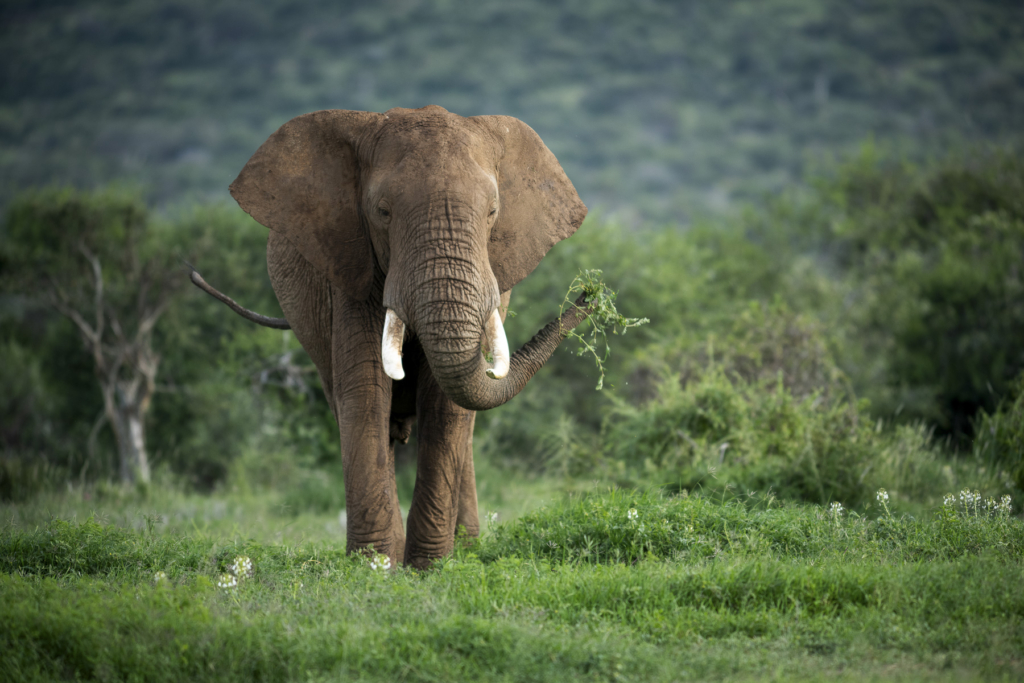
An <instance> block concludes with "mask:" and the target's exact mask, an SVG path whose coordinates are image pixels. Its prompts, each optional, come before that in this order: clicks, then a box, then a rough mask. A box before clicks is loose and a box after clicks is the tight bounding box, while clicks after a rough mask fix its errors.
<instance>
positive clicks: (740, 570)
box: [0, 483, 1024, 681]
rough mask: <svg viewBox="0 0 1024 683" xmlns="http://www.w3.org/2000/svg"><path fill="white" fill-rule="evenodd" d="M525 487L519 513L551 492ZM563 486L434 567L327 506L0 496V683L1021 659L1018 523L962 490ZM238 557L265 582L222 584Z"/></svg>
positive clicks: (733, 671) (792, 669) (727, 670)
mask: <svg viewBox="0 0 1024 683" xmlns="http://www.w3.org/2000/svg"><path fill="white" fill-rule="evenodd" d="M521 486H522V488H521V489H520V490H519V493H520V495H518V496H515V497H514V498H510V499H509V500H513V499H514V500H515V501H516V505H518V506H519V510H518V511H521V510H523V509H527V508H529V507H531V506H536V505H537V504H538V503H539V502H540V501H541V500H542V499H543V498H544V497H545V496H547V497H550V496H553V495H555V491H554V490H553V489H551V490H541V489H537V488H534V489H530V487H529V485H528V484H527V483H523V484H522V485H521ZM527 490H532V491H533V493H532V494H530V495H527V493H526V491H527ZM484 500H485V501H486V500H487V499H486V496H485V497H484ZM554 501H555V502H551V503H549V504H548V505H547V506H544V507H537V508H535V509H534V510H533V511H531V512H526V513H524V514H521V515H520V516H518V517H517V518H515V519H510V520H509V521H500V522H498V523H497V524H493V525H490V527H489V528H488V529H487V531H486V533H485V534H484V536H483V537H482V538H481V539H480V540H479V541H476V542H475V543H473V544H464V545H463V547H462V548H461V549H459V550H458V551H457V552H456V554H455V556H454V557H451V558H448V559H446V560H444V561H442V562H440V563H439V564H438V565H437V567H436V568H435V569H434V570H432V571H427V572H414V571H407V570H404V569H390V570H388V569H381V568H379V567H376V568H375V565H374V563H373V558H364V557H346V556H345V554H344V552H343V550H342V547H343V544H342V532H341V530H340V525H339V523H338V520H337V517H333V519H332V517H329V516H327V515H322V516H317V515H311V514H305V515H298V516H295V515H292V516H289V515H287V514H281V513H280V512H275V511H274V509H273V508H274V506H275V505H278V504H279V501H275V500H274V499H272V498H271V497H268V496H263V497H260V496H249V497H242V496H235V497H232V496H230V495H228V496H226V497H225V498H222V499H213V498H198V497H188V496H181V495H177V496H172V495H170V494H166V495H165V497H164V498H163V499H160V498H153V497H151V498H149V499H147V500H145V501H140V500H134V501H132V500H128V499H120V500H114V499H109V498H108V499H107V500H104V501H99V502H97V501H95V500H93V501H83V500H82V499H81V496H80V495H79V496H76V495H75V494H68V495H66V496H64V497H63V499H58V498H52V499H50V500H49V501H36V502H35V503H33V504H31V505H29V506H6V507H4V508H3V515H4V525H3V528H2V530H0V624H2V626H0V651H2V652H4V653H5V654H4V656H3V657H2V658H0V678H3V679H4V680H51V679H54V678H61V679H65V678H66V679H86V680H94V679H95V680H217V681H225V680H296V679H306V680H336V679H344V680H389V681H390V680H407V681H451V680H508V681H537V680H566V679H570V678H572V679H581V680H609V681H611V680H614V681H629V680H657V681H662V680H663V681H674V680H708V679H710V680H755V679H757V680H762V679H768V678H771V679H785V680H793V679H797V680H835V679H845V680H886V681H888V680H923V679H927V680H1020V678H1021V676H1022V675H1024V657H1022V655H1021V653H1022V652H1024V591H1021V590H1020V586H1021V584H1022V580H1024V562H1022V559H1024V524H1022V523H1021V521H1020V520H1019V519H1018V518H1016V517H1015V516H1013V514H1012V512H1011V511H1008V510H1006V508H1005V504H1001V502H1000V501H985V500H973V499H971V498H970V497H969V496H968V497H967V499H966V500H965V499H964V498H963V497H962V496H957V497H955V498H950V499H949V500H948V501H947V503H946V504H945V505H944V506H942V507H941V508H939V509H937V510H934V511H933V512H931V513H929V514H927V515H921V516H919V518H917V519H915V518H913V517H911V516H909V515H897V514H893V513H892V512H891V510H890V507H889V505H888V503H886V504H884V505H883V502H884V501H882V500H878V501H876V502H875V503H873V504H872V505H871V506H870V507H868V508H865V510H864V511H863V512H862V513H861V514H858V513H856V512H849V511H846V510H843V509H841V508H835V507H829V508H823V507H819V506H814V505H806V504H795V503H786V502H780V501H778V500H776V499H775V498H774V497H773V496H771V495H770V494H768V495H763V494H759V495H746V496H739V497H736V496H725V495H711V494H709V493H705V494H700V493H697V494H693V495H690V494H687V493H685V492H684V493H682V494H677V495H671V496H669V495H665V494H663V493H661V492H659V491H648V492H642V491H636V490H622V489H602V490H598V489H596V488H595V489H594V490H591V491H589V492H583V493H577V494H572V495H568V496H558V497H556V498H555V499H554ZM965 503H966V504H965ZM90 507H91V508H92V509H94V510H96V511H97V516H96V517H88V518H86V517H82V515H83V514H85V513H86V511H87V509H89V508H90ZM484 507H485V509H487V508H488V507H489V508H495V507H500V506H494V505H488V504H487V503H486V502H485V504H484ZM47 509H49V513H50V514H49V517H48V518H47V512H46V510H47ZM505 510H506V512H502V513H499V514H502V515H509V516H511V515H514V514H516V513H517V512H518V511H517V510H513V509H512V507H506V508H505ZM104 511H105V512H104ZM75 515H78V519H77V521H69V518H70V517H73V516H75ZM332 521H333V524H334V525H335V526H336V527H337V528H335V529H328V527H329V526H330V524H331V523H332ZM193 522H194V526H193ZM240 556H245V557H248V558H250V560H251V562H252V575H251V576H249V577H246V576H241V577H239V578H238V579H234V580H233V579H232V576H231V574H230V571H231V567H232V565H233V564H234V563H235V560H236V558H238V557H240ZM160 572H162V574H159V577H160V578H157V577H158V573H160ZM236 573H238V574H244V572H242V571H236ZM235 581H237V585H236V586H234V587H230V588H223V587H221V584H223V583H233V582H235Z"/></svg>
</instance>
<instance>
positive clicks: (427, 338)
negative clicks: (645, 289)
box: [231, 106, 589, 567]
mask: <svg viewBox="0 0 1024 683" xmlns="http://www.w3.org/2000/svg"><path fill="white" fill-rule="evenodd" d="M231 193H232V195H233V196H234V197H235V199H237V200H238V203H239V204H240V205H241V206H242V208H243V209H245V210H246V211H247V212H248V213H250V214H251V215H252V216H253V217H254V218H255V219H256V220H258V221H259V222H260V223H262V224H264V225H266V226H267V227H269V228H271V232H270V239H269V243H268V245H267V265H268V270H269V273H270V278H271V281H272V283H273V286H274V291H275V292H276V293H277V297H278V300H279V301H280V303H281V308H282V309H283V310H284V313H285V316H286V318H287V320H288V322H289V323H290V325H291V327H292V329H293V330H294V332H295V335H296V337H297V338H298V340H299V342H300V343H301V344H302V346H303V347H304V348H305V349H306V350H307V351H308V352H309V355H310V357H311V358H312V359H313V362H314V363H315V364H316V367H317V369H318V370H319V372H320V379H321V381H322V383H323V388H324V392H325V394H326V395H327V400H328V401H329V402H330V405H331V408H332V409H333V411H334V415H335V418H336V419H337V421H338V427H339V430H340V435H341V450H342V457H343V464H344V476H345V499H346V504H347V508H348V509H347V513H348V550H349V551H350V552H353V551H358V550H360V549H363V548H366V547H367V546H369V545H371V544H372V545H373V548H374V550H375V551H377V552H379V553H382V554H386V555H388V556H389V557H390V558H391V560H392V562H394V563H396V564H397V563H400V562H405V563H407V564H411V565H413V566H416V567H425V566H429V565H430V563H431V562H433V560H434V559H436V558H438V557H441V556H443V555H445V554H447V553H449V552H450V551H451V550H452V546H453V542H454V535H455V530H456V527H457V526H458V525H461V526H464V527H465V529H466V531H467V532H468V533H469V534H470V535H474V536H475V535H477V534H478V533H479V522H478V520H477V501H476V483H475V479H474V473H473V450H472V440H473V422H474V418H475V412H474V411H476V410H486V409H488V408H493V407H495V406H498V405H501V404H502V403H504V402H505V401H508V400H509V399H510V398H512V397H513V396H515V395H516V394H517V393H518V392H519V391H520V390H521V389H522V388H523V386H525V384H526V382H527V380H529V379H530V377H531V376H532V375H533V374H534V373H535V372H536V371H537V370H538V369H539V368H540V367H541V366H542V365H543V364H544V362H545V361H546V360H547V359H548V357H549V356H550V355H551V353H552V352H553V351H554V350H555V348H556V347H557V345H558V343H559V342H560V341H561V340H562V339H564V338H565V336H567V334H568V332H569V331H570V330H571V329H572V328H573V327H575V326H576V325H578V324H579V323H580V322H582V321H583V320H584V319H585V318H586V316H587V314H588V312H589V311H588V310H587V308H586V307H585V305H584V304H583V301H582V299H581V300H579V301H577V306H575V307H572V308H570V309H569V310H567V311H566V312H565V313H563V315H562V317H561V318H560V319H557V320H554V321H552V322H551V323H550V324H549V325H548V326H547V327H545V328H544V329H543V330H541V331H540V332H538V333H537V335H536V336H535V337H534V338H533V340H531V341H530V342H529V343H527V344H526V345H524V347H523V348H522V349H520V350H519V351H518V352H516V354H515V355H513V356H512V359H511V367H510V370H509V372H508V375H507V376H506V377H504V378H502V379H492V378H491V377H489V376H487V375H486V374H485V370H486V369H487V368H488V363H487V361H486V359H485V358H484V356H483V354H482V352H481V343H482V341H483V329H484V323H485V321H486V320H487V318H488V317H489V316H490V315H492V314H493V311H494V310H495V309H499V311H501V317H502V320H504V311H505V310H506V307H507V305H508V301H509V291H510V290H511V288H512V286H513V285H514V284H515V283H516V282H518V281H520V280H521V279H522V278H524V277H526V275H527V274H529V273H530V272H531V271H532V270H533V269H534V268H535V267H536V265H537V263H538V262H539V261H540V259H541V258H542V257H543V256H544V254H545V253H546V252H547V251H548V249H550V248H551V246H552V245H554V244H555V243H556V242H558V241H559V240H561V239H564V238H566V237H568V236H569V235H571V234H572V233H573V232H574V231H575V230H576V228H578V227H579V225H580V223H582V222H583V218H584V217H585V215H586V207H585V206H584V205H583V203H582V202H581V201H580V199H579V197H578V196H577V194H576V191H575V189H574V188H573V186H572V184H571V183H570V182H569V180H568V178H566V176H565V173H564V172H563V171H562V169H561V167H560V166H559V164H558V161H557V160H556V159H555V157H554V155H552V154H551V152H550V151H549V150H548V149H547V147H545V146H544V143H543V142H541V140H540V138H539V137H538V136H537V134H536V133H535V132H534V131H533V130H532V129H530V128H529V127H528V126H527V125H526V124H524V123H522V122H521V121H518V120H517V119H513V118H510V117H506V116H478V117H472V118H462V117H460V116H456V115H454V114H451V113H449V112H447V111H445V110H444V109H442V108H440V107H434V106H431V107H426V108H424V109H417V110H408V109H392V110H391V111H389V112H387V113H385V114H375V113H370V112H352V111H321V112H315V113H313V114H307V115H305V116H300V117H298V118H295V119H292V120H291V121H289V122H288V123H286V124H285V125H284V126H282V127H281V129H279V130H278V131H277V132H276V133H274V135H272V136H271V137H270V138H269V139H268V140H267V142H266V143H264V144H263V146H262V147H260V149H259V150H258V151H257V152H256V154H255V155H253V157H252V159H250V161H249V162H248V164H247V165H246V166H245V168H244V169H243V170H242V172H241V174H240V175H239V176H238V179H237V180H236V181H235V182H234V183H233V184H232V186H231ZM557 305H558V302H552V308H553V309H554V307H555V306H557ZM387 309H391V310H392V311H394V313H395V314H396V315H397V316H398V317H399V318H400V319H401V321H402V322H404V323H405V326H406V333H405V340H404V346H403V357H402V359H401V362H402V365H403V367H404V371H405V378H404V379H402V380H401V381H396V380H392V379H391V378H390V377H388V376H387V375H386V374H385V372H384V367H383V365H382V355H381V340H382V334H383V328H384V319H385V311H386V310H387ZM414 421H418V424H419V434H418V444H419V452H418V459H417V472H416V487H415V491H414V493H413V500H412V505H411V508H410V511H409V518H408V524H407V532H406V531H404V530H403V528H402V519H401V514H400V512H399V503H398V496H397V493H396V490H395V469H394V446H395V442H396V441H402V442H404V441H406V440H407V439H408V438H409V434H410V430H411V429H412V426H413V422H414Z"/></svg>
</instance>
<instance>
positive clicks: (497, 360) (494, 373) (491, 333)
mask: <svg viewBox="0 0 1024 683" xmlns="http://www.w3.org/2000/svg"><path fill="white" fill-rule="evenodd" d="M484 329H485V332H486V334H487V347H488V348H489V349H490V350H491V354H492V356H493V357H494V365H493V367H490V368H488V369H487V376H488V377H490V378H491V379H502V378H503V377H505V375H507V374H508V361H509V353H508V339H507V338H506V337H505V327H504V326H503V325H502V324H501V315H500V314H499V313H498V309H497V308H495V309H494V312H493V313H491V317H490V318H488V319H487V323H486V326H485V328H484Z"/></svg>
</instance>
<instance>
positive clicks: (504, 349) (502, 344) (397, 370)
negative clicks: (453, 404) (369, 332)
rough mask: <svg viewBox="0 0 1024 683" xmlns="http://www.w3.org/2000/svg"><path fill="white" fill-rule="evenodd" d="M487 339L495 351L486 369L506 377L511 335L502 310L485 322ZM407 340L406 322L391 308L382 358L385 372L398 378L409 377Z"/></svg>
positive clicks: (387, 315) (494, 377) (383, 340)
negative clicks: (404, 348)
mask: <svg viewBox="0 0 1024 683" xmlns="http://www.w3.org/2000/svg"><path fill="white" fill-rule="evenodd" d="M483 333H484V338H485V340H486V342H487V348H488V349H490V351H491V354H492V359H493V360H492V363H491V366H490V367H489V368H487V370H486V371H485V372H486V374H487V376H488V377H490V378H491V379H503V378H504V377H505V376H506V375H508V370H509V362H510V355H509V348H508V338H507V337H506V336H505V327H504V325H502V323H501V315H500V314H499V313H498V309H496V308H495V309H494V310H493V311H492V312H491V315H490V316H488V318H487V321H486V322H485V323H484V329H483ZM404 341H405V323H404V322H402V319H401V318H399V317H398V315H397V314H396V313H395V312H394V311H393V310H391V309H390V308H389V309H387V314H386V316H385V318H384V334H383V335H382V337H381V358H382V359H383V361H384V372H385V374H387V376H388V377H390V378H391V379H394V380H400V379H404V378H405V369H404V368H403V367H402V343H403V342H404Z"/></svg>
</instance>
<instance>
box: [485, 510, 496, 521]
mask: <svg viewBox="0 0 1024 683" xmlns="http://www.w3.org/2000/svg"><path fill="white" fill-rule="evenodd" d="M487 521H488V523H490V524H494V523H495V522H497V521H498V513H497V512H494V511H493V510H492V511H491V512H488V513H487Z"/></svg>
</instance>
